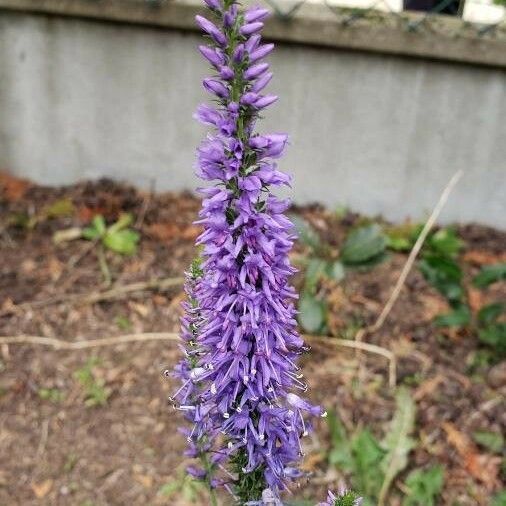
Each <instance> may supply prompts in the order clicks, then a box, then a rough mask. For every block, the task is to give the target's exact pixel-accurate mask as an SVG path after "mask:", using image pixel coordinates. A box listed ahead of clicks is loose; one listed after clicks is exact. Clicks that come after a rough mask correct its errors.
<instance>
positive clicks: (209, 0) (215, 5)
mask: <svg viewBox="0 0 506 506" xmlns="http://www.w3.org/2000/svg"><path fill="white" fill-rule="evenodd" d="M204 2H205V4H206V5H207V6H208V7H209V8H210V9H211V10H216V9H220V8H221V2H220V1H219V0H204Z"/></svg>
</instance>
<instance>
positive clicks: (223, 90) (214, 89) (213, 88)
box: [203, 77, 228, 98]
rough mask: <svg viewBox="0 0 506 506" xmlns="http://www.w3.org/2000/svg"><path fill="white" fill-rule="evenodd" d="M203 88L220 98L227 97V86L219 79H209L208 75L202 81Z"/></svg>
mask: <svg viewBox="0 0 506 506" xmlns="http://www.w3.org/2000/svg"><path fill="white" fill-rule="evenodd" d="M203 84H204V88H205V89H206V90H207V91H208V92H209V93H214V94H215V95H216V96H218V97H220V98H226V97H228V88H227V87H226V86H225V85H224V84H222V83H221V82H220V81H217V80H215V79H211V78H210V77H206V78H205V79H204V81H203Z"/></svg>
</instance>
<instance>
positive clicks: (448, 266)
mask: <svg viewBox="0 0 506 506" xmlns="http://www.w3.org/2000/svg"><path fill="white" fill-rule="evenodd" d="M419 268H420V270H421V271H422V274H423V275H424V277H425V279H426V280H427V282H429V283H430V284H431V285H432V286H433V287H434V288H436V289H437V290H438V291H439V292H440V293H441V294H442V295H443V296H444V297H446V298H447V299H448V300H449V301H450V302H454V303H455V302H460V301H461V300H462V296H463V294H464V291H463V289H462V286H461V281H462V270H461V268H460V267H459V265H458V264H457V263H456V262H455V260H453V259H451V258H446V257H442V256H439V255H433V254H429V255H425V256H424V258H422V260H420V262H419Z"/></svg>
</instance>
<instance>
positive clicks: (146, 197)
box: [135, 178, 155, 229]
mask: <svg viewBox="0 0 506 506" xmlns="http://www.w3.org/2000/svg"><path fill="white" fill-rule="evenodd" d="M154 193H155V180H154V179H153V178H151V179H150V181H149V191H148V192H147V193H146V194H145V195H144V198H143V199H142V206H141V210H140V212H139V215H138V216H137V221H136V222H135V228H137V229H141V228H142V225H143V224H144V218H145V217H146V213H147V212H148V209H149V205H150V204H151V200H152V199H153V195H154Z"/></svg>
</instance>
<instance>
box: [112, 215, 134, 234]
mask: <svg viewBox="0 0 506 506" xmlns="http://www.w3.org/2000/svg"><path fill="white" fill-rule="evenodd" d="M132 221H133V216H132V215H131V214H130V213H122V214H121V215H120V217H119V218H118V221H116V223H114V224H113V225H111V226H110V227H109V229H108V231H109V232H117V231H119V230H123V229H125V228H127V227H128V226H129V225H130V224H131V223H132Z"/></svg>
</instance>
